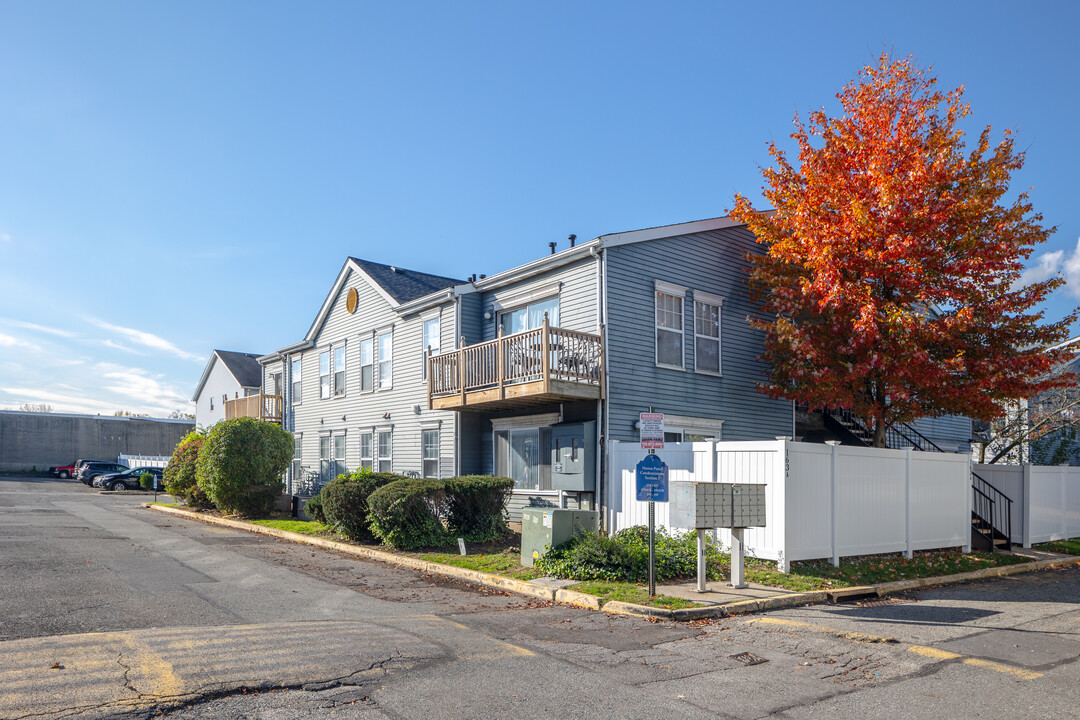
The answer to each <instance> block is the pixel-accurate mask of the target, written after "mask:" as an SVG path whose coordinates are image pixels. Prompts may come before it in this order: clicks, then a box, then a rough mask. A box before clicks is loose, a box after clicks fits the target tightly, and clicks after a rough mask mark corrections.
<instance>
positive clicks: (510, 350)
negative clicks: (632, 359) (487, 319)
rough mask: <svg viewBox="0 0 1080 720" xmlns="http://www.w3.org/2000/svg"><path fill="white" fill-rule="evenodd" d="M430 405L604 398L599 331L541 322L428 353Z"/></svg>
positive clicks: (502, 405)
mask: <svg viewBox="0 0 1080 720" xmlns="http://www.w3.org/2000/svg"><path fill="white" fill-rule="evenodd" d="M427 362H428V409H432V410H472V409H477V410H480V409H483V410H499V409H511V408H515V409H519V408H527V407H529V406H539V405H543V404H547V403H552V402H568V401H572V400H598V399H600V398H601V397H602V395H601V393H602V382H601V380H602V378H603V349H602V347H601V341H600V336H598V335H589V334H587V333H580V332H575V331H573V330H563V329H562V328H555V327H550V326H549V325H548V323H547V318H546V317H545V318H544V324H543V327H541V328H537V329H535V330H526V331H525V332H520V333H515V334H513V335H506V336H500V337H499V338H497V339H495V340H490V341H488V342H484V343H480V344H478V345H470V346H468V347H462V348H460V349H458V350H454V351H452V352H448V353H443V354H441V355H432V356H429V357H428V361H427Z"/></svg>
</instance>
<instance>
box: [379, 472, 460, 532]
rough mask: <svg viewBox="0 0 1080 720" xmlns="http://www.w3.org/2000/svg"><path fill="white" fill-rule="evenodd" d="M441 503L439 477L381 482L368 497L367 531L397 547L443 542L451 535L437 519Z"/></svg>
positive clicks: (442, 488) (442, 491) (443, 499)
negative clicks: (382, 484) (368, 528)
mask: <svg viewBox="0 0 1080 720" xmlns="http://www.w3.org/2000/svg"><path fill="white" fill-rule="evenodd" d="M445 504H446V489H445V486H444V483H443V482H442V481H440V480H430V479H423V478H406V479H404V480H398V481H396V482H392V483H390V484H389V485H384V486H383V487H381V488H379V489H378V490H376V491H375V492H373V493H371V497H369V498H368V510H369V512H370V515H369V517H370V522H371V532H372V534H373V535H374V536H375V537H376V538H378V539H379V540H381V541H382V542H384V543H386V544H387V545H390V546H391V547H395V548H398V549H400V550H417V549H420V548H426V547H433V546H439V545H445V544H446V543H447V542H449V540H450V537H451V535H450V534H449V533H448V532H447V531H446V529H445V528H444V527H443V524H442V520H441V519H440V515H443V514H444V509H445Z"/></svg>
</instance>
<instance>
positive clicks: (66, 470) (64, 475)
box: [49, 460, 76, 480]
mask: <svg viewBox="0 0 1080 720" xmlns="http://www.w3.org/2000/svg"><path fill="white" fill-rule="evenodd" d="M75 463H76V461H75V460H72V461H71V464H70V465H58V466H56V467H51V468H49V474H50V475H52V476H53V477H56V478H60V479H61V480H67V479H68V478H69V477H71V476H72V475H74V474H75Z"/></svg>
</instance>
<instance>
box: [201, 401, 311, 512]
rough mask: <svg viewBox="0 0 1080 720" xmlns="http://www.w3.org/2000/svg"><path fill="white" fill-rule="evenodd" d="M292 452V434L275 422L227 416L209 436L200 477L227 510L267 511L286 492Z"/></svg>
mask: <svg viewBox="0 0 1080 720" xmlns="http://www.w3.org/2000/svg"><path fill="white" fill-rule="evenodd" d="M292 452H293V438H292V434H291V433H289V432H288V431H287V430H282V429H281V427H280V426H278V425H276V424H274V423H268V422H262V421H260V420H256V419H255V418H249V417H243V418H233V419H232V420H223V421H222V422H219V423H218V424H217V425H214V427H212V428H210V431H209V432H207V434H206V441H205V442H204V443H203V446H202V449H201V450H200V451H199V460H198V467H197V470H196V474H195V476H196V481H197V482H198V485H199V487H200V488H201V489H202V490H203V492H205V493H206V495H207V497H209V498H210V500H211V501H212V502H213V503H214V505H215V506H217V508H218V509H219V510H221V511H223V512H228V513H232V512H235V513H240V514H242V515H246V516H248V517H260V516H263V515H267V514H269V513H270V512H271V511H272V510H273V509H274V504H275V501H276V498H277V496H278V495H280V494H281V490H282V487H283V486H282V484H281V474H282V473H283V472H285V468H286V467H287V466H288V464H289V461H290V460H292Z"/></svg>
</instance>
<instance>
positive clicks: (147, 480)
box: [139, 473, 154, 490]
mask: <svg viewBox="0 0 1080 720" xmlns="http://www.w3.org/2000/svg"><path fill="white" fill-rule="evenodd" d="M139 487H141V488H142V489H143V490H153V489H154V476H153V475H152V474H150V473H143V474H142V475H140V476H139Z"/></svg>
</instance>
